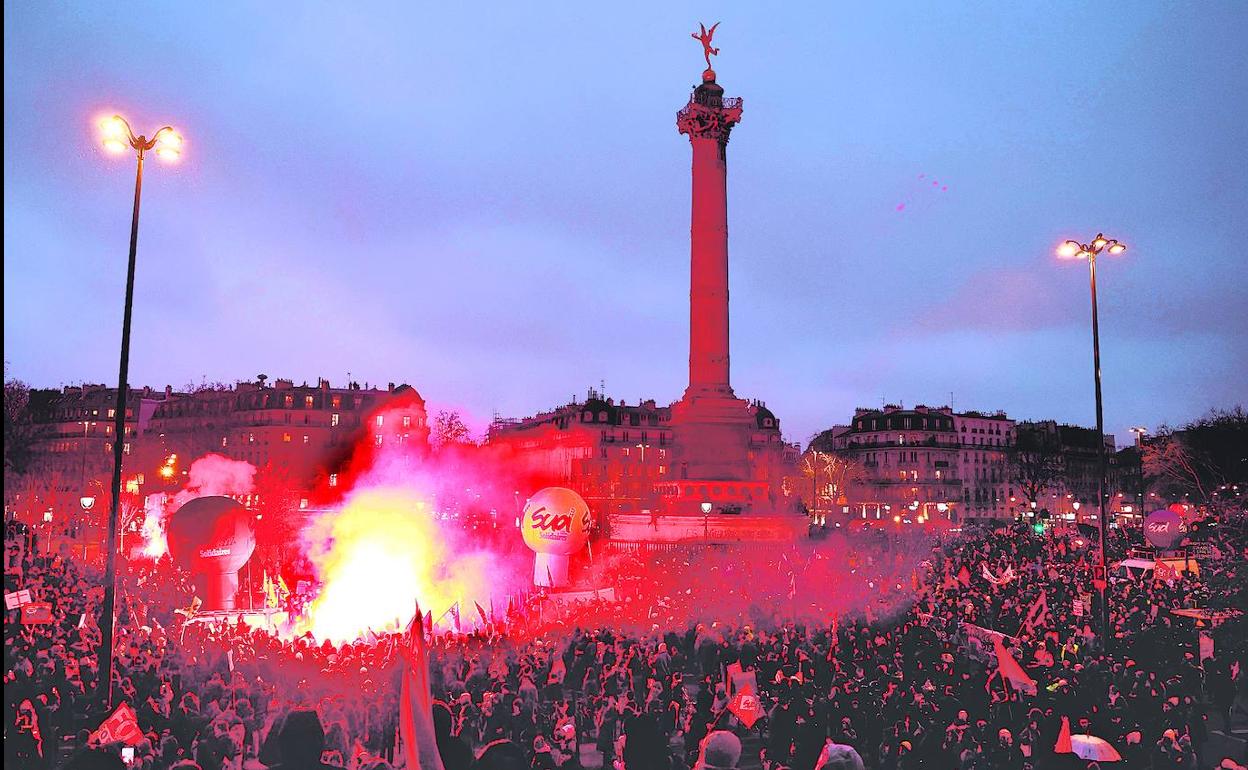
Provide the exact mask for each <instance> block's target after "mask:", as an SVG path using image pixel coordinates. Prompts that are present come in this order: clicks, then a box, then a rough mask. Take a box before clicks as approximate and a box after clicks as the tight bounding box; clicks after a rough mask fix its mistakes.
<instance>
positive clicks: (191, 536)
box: [168, 496, 256, 610]
mask: <svg viewBox="0 0 1248 770" xmlns="http://www.w3.org/2000/svg"><path fill="white" fill-rule="evenodd" d="M168 539H169V553H170V555H171V556H173V558H174V559H175V560H176V561H177V562H179V563H180V564H182V565H183V566H185V567H187V568H189V569H190V571H191V573H192V574H194V575H195V577H196V584H197V587H201V588H202V589H203V591H204V596H203V597H202V598H203V600H204V604H203V608H204V609H205V610H233V609H234V594H235V593H237V592H238V571H239V569H241V568H242V566H243V565H244V564H246V563H247V560H248V559H250V558H251V554H252V552H253V551H254V550H255V548H256V533H255V528H254V519H253V517H252V514H251V513H249V512H248V511H247V509H246V508H244V507H243V506H241V505H239V504H238V503H237V502H235V501H234V500H231V499H230V498H228V497H220V496H213V497H198V498H196V499H194V500H192V501H190V502H189V503H187V504H185V505H183V506H182V507H181V508H179V509H178V510H177V511H175V512H174V514H173V515H172V516H171V517H169V530H168Z"/></svg>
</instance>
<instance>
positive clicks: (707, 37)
mask: <svg viewBox="0 0 1248 770" xmlns="http://www.w3.org/2000/svg"><path fill="white" fill-rule="evenodd" d="M718 26H719V22H718V21H717V22H715V23H714V24H713V25H712V26H711V28H710V29H707V28H706V25H705V24H698V29H699V30H701V31H700V32H694V33H691V34H690V35H689V37H691V38H693V39H694V40H697V41H698V42H700V43H702V55H703V56H705V57H706V68H707V69H708V70H709V69H710V68H711V56H719V49H718V48H712V47H711V38H712V37H714V36H715V27H718Z"/></svg>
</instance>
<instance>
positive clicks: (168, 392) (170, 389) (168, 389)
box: [165, 385, 173, 398]
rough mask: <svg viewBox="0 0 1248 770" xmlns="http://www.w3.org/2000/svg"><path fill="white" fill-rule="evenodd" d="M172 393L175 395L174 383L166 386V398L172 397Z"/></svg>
mask: <svg viewBox="0 0 1248 770" xmlns="http://www.w3.org/2000/svg"><path fill="white" fill-rule="evenodd" d="M172 395H173V386H172V385H166V386H165V398H169V397H171V396H172Z"/></svg>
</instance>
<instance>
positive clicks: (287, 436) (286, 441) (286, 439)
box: [282, 433, 290, 444]
mask: <svg viewBox="0 0 1248 770" xmlns="http://www.w3.org/2000/svg"><path fill="white" fill-rule="evenodd" d="M282 443H283V444H289V443H290V434H289V433H283V434H282Z"/></svg>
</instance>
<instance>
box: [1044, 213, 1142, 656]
mask: <svg viewBox="0 0 1248 770" xmlns="http://www.w3.org/2000/svg"><path fill="white" fill-rule="evenodd" d="M1126 250H1127V246H1126V244H1124V243H1120V242H1119V241H1117V240H1115V239H1113V238H1106V237H1105V235H1104V234H1103V233H1097V234H1096V237H1095V238H1093V239H1092V242H1091V243H1080V242H1079V241H1070V240H1068V241H1066V242H1065V243H1063V244H1062V245H1061V246H1059V247H1058V249H1057V255H1058V256H1059V257H1062V258H1064V259H1086V260H1087V261H1088V278H1089V284H1090V286H1091V289H1092V374H1093V381H1094V382H1095V385H1096V454H1097V457H1098V458H1099V459H1100V468H1099V472H1098V473H1097V475H1096V509H1097V513H1098V515H1097V517H1096V531H1097V534H1098V535H1099V538H1098V539H1099V541H1100V543H1099V545H1098V548H1097V558H1098V561H1099V562H1100V564H1099V566H1100V574H1101V576H1102V577H1101V579H1102V580H1103V579H1104V576H1105V574H1106V567H1105V472H1106V468H1105V466H1106V457H1105V417H1104V414H1103V412H1102V409H1101V333H1100V324H1099V321H1098V318H1097V310H1096V257H1097V255H1099V254H1100V253H1101V252H1102V251H1108V252H1109V253H1110V254H1113V255H1115V256H1116V255H1118V254H1121V253H1123V252H1124V251H1126ZM1107 605H1108V602H1106V601H1105V597H1104V595H1103V594H1102V596H1101V634H1102V636H1101V638H1102V639H1103V640H1104V641H1105V642H1106V643H1108V636H1109V609H1108V606H1107Z"/></svg>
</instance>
